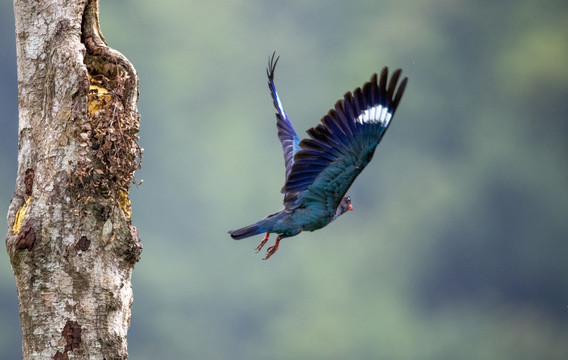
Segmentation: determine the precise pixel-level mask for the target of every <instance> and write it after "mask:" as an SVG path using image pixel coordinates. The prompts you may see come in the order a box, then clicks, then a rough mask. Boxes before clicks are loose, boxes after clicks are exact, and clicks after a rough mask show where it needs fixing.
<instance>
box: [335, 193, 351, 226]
mask: <svg viewBox="0 0 568 360" xmlns="http://www.w3.org/2000/svg"><path fill="white" fill-rule="evenodd" d="M347 211H353V205H351V197H350V196H344V197H343V199H341V202H340V203H339V206H338V207H337V210H335V216H334V218H333V219H334V220H335V219H337V218H338V217H339V215H343V214H344V213H346V212H347Z"/></svg>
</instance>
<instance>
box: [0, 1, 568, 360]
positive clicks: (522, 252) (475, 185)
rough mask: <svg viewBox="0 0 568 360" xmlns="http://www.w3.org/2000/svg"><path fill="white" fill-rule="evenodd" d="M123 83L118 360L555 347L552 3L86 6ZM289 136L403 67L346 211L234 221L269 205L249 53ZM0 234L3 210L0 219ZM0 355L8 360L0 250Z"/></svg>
mask: <svg viewBox="0 0 568 360" xmlns="http://www.w3.org/2000/svg"><path fill="white" fill-rule="evenodd" d="M101 6H102V9H101V11H102V13H101V21H102V30H103V33H104V34H105V36H106V38H107V41H108V42H109V45H111V46H112V47H114V48H117V49H119V50H120V51H121V52H123V53H124V54H125V55H126V56H127V57H128V58H129V59H130V60H131V61H132V62H133V64H134V65H135V67H136V69H137V70H138V72H139V75H140V78H141V91H140V102H139V108H140V111H141V114H142V130H141V138H142V140H141V144H142V146H143V147H144V148H145V150H146V151H145V156H144V163H143V168H142V170H141V171H139V172H137V176H136V177H137V178H138V179H144V185H143V186H141V187H140V189H137V188H134V189H132V191H131V194H132V200H133V221H134V224H135V225H136V226H138V227H139V229H140V234H141V237H142V241H143V243H144V252H143V254H142V260H141V262H140V263H139V264H138V265H137V267H136V270H135V272H134V276H133V281H134V293H135V302H134V307H133V319H132V327H131V330H130V333H129V350H130V354H131V358H132V359H156V358H165V359H185V358H197V359H227V358H231V359H290V358H296V359H346V358H349V359H377V358H384V359H436V360H439V359H456V358H459V359H466V360H467V359H499V360H503V359H517V360H518V359H537V358H538V359H566V358H568V343H567V342H566V339H567V338H568V262H567V261H566V256H567V255H568V252H567V250H568V247H567V241H568V164H567V160H566V159H567V157H566V156H567V154H568V101H566V99H567V98H568V67H567V66H566V64H568V35H567V34H568V6H567V5H566V3H565V1H560V0H543V1H541V2H534V1H530V0H520V1H517V2H510V1H505V0H497V1H491V2H490V1H481V0H478V1H464V0H431V1H426V2H419V1H416V0H414V1H411V0H401V1H393V0H391V1H371V0H368V1H363V0H353V1H349V2H345V1H327V2H323V1H315V0H308V1H305V0H304V1H285V2H277V1H249V2H242V1H236V0H228V1H223V2H220V1H215V0H214V1H208V2H202V3H197V2H185V1H169V2H168V3H167V4H164V3H163V2H152V1H134V0H124V1H115V2H106V1H102V4H101ZM0 18H1V20H2V21H0V24H1V25H0V26H1V30H2V31H0V41H1V45H2V49H3V51H2V52H0V61H1V65H2V69H4V71H3V72H2V73H1V74H0V77H1V78H0V79H1V80H2V81H1V82H0V95H1V96H0V102H1V104H2V108H3V112H4V115H3V116H2V118H1V119H0V122H1V125H2V129H3V131H2V132H1V133H0V137H1V141H0V150H1V151H2V153H1V156H0V168H1V174H2V176H1V177H0V185H2V186H1V187H0V188H1V189H2V190H1V192H0V198H1V199H2V203H3V204H5V209H7V204H8V202H9V200H10V198H11V196H12V191H13V186H14V179H15V171H16V159H17V140H16V138H17V98H16V96H17V91H16V86H17V83H16V77H15V70H16V69H15V57H16V55H15V50H14V49H15V47H14V31H13V15H12V10H11V4H8V3H7V2H4V3H1V4H0ZM273 50H276V51H277V52H278V54H280V55H281V59H280V62H279V66H278V69H277V71H276V85H277V87H278V90H279V93H280V96H281V98H282V101H283V103H284V106H285V107H286V110H287V112H288V115H289V116H290V118H291V119H292V121H293V123H294V125H295V127H296V129H297V131H298V132H302V133H303V131H304V130H305V129H307V128H309V127H311V126H314V125H316V124H317V121H318V120H319V119H320V118H321V116H322V115H324V114H325V113H326V112H327V110H328V109H329V108H330V107H331V106H332V105H333V104H334V103H335V101H336V100H337V99H339V98H340V97H341V96H342V94H343V93H344V92H346V91H348V90H352V89H354V88H355V87H356V86H360V85H361V84H363V82H364V81H366V80H367V79H368V78H369V77H370V75H371V74H372V73H373V72H375V71H378V70H379V69H380V68H381V67H382V66H383V65H389V66H391V67H393V68H394V67H401V68H403V69H404V74H405V75H407V76H408V77H409V79H410V82H409V86H408V88H407V92H406V94H405V96H404V97H403V100H402V103H401V106H400V108H399V111H398V112H397V115H396V118H395V121H394V123H393V126H392V127H391V129H390V131H389V133H388V135H387V136H386V137H385V138H384V140H383V142H382V144H381V146H380V147H379V149H378V151H377V153H376V155H375V157H374V161H373V163H372V164H371V165H370V166H369V167H368V168H367V170H365V172H364V173H363V174H362V175H361V176H360V177H359V179H358V180H357V181H356V182H355V184H354V186H353V187H352V189H351V191H350V194H351V196H352V199H353V203H354V207H355V211H354V212H353V213H350V214H349V216H345V217H342V218H341V219H340V220H338V221H337V222H335V223H333V224H331V225H330V226H329V227H327V228H325V229H322V230H320V231H318V232H314V233H303V234H301V235H299V236H297V237H296V238H292V239H289V240H286V241H285V242H284V243H282V246H281V249H280V251H279V252H278V254H277V255H276V256H274V257H273V258H271V259H270V260H269V261H267V262H264V261H261V254H255V253H254V252H253V251H252V250H253V249H254V247H255V246H256V245H257V241H260V237H259V238H257V239H249V240H243V241H239V242H236V241H232V240H230V238H229V236H228V235H227V234H226V231H227V230H229V229H231V228H236V227H239V226H244V225H248V224H249V223H252V222H253V221H256V220H258V219H260V218H262V217H264V216H265V215H267V214H269V213H272V212H274V211H276V210H278V209H279V206H280V205H279V204H280V203H281V201H282V197H281V194H280V193H279V189H280V187H281V186H282V184H283V173H284V167H283V160H282V154H281V149H280V144H279V143H278V140H277V137H276V129H275V126H274V125H275V120H274V115H273V114H274V109H273V108H272V102H271V100H270V96H269V93H268V89H267V87H266V79H265V71H264V70H265V66H266V62H267V58H268V55H269V54H270V53H272V51H273ZM2 231H3V232H4V233H5V232H6V231H7V225H6V224H2V223H0V232H2ZM0 291H1V292H0V305H2V306H0V358H3V359H15V358H18V357H19V356H20V355H19V354H20V350H19V348H20V346H19V341H20V338H19V336H20V335H19V331H18V330H17V329H18V328H19V320H18V315H17V311H18V310H17V297H16V291H15V285H14V280H13V277H12V274H11V271H10V266H9V262H8V259H7V256H6V254H5V253H4V252H0Z"/></svg>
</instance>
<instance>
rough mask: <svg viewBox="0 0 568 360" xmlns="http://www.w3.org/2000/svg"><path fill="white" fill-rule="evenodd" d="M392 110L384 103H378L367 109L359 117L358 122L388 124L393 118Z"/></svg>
mask: <svg viewBox="0 0 568 360" xmlns="http://www.w3.org/2000/svg"><path fill="white" fill-rule="evenodd" d="M391 117H392V112H390V111H389V109H388V108H387V107H384V106H382V105H376V106H373V107H371V108H368V109H366V110H365V111H363V112H362V113H361V115H359V116H358V117H357V122H359V123H361V124H365V123H371V124H376V123H379V124H381V125H382V126H385V127H386V126H387V125H388V124H389V122H390V120H391Z"/></svg>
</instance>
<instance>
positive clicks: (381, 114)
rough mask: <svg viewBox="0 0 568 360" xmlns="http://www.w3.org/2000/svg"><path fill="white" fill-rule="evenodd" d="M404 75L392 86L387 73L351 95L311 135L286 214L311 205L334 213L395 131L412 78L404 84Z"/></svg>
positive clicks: (297, 164)
mask: <svg viewBox="0 0 568 360" xmlns="http://www.w3.org/2000/svg"><path fill="white" fill-rule="evenodd" d="M400 74H401V70H400V69H399V70H396V71H395V72H394V73H393V74H392V76H391V77H390V80H389V78H388V68H386V67H385V68H383V70H382V71H381V74H380V78H379V79H378V81H377V74H374V75H373V76H372V77H371V80H370V81H369V82H367V83H365V85H363V88H357V89H356V90H355V91H353V93H351V92H348V93H346V94H345V96H344V99H343V100H339V101H338V102H337V103H336V104H335V108H334V109H331V110H330V111H329V112H328V114H327V115H326V116H324V117H323V118H322V119H321V124H319V125H318V126H316V127H314V128H311V129H309V130H308V135H309V138H307V139H304V140H302V141H301V142H300V144H299V146H300V148H301V149H300V150H299V151H298V152H297V153H296V155H295V156H294V162H293V165H292V169H291V171H290V174H289V176H288V177H287V180H286V184H285V185H284V188H283V189H282V192H283V193H285V199H284V204H285V206H286V208H287V209H294V208H297V207H299V206H308V205H311V206H322V207H323V208H322V209H321V210H322V211H326V212H334V211H335V209H336V208H337V206H338V205H339V203H340V201H341V199H342V198H343V196H344V195H345V193H346V192H347V190H348V189H349V187H350V186H351V184H352V183H353V181H354V180H355V178H356V177H357V175H359V174H360V173H361V171H362V170H363V169H364V168H365V166H367V164H368V163H369V161H371V158H372V157H373V154H374V152H375V148H376V147H377V145H378V144H379V142H380V141H381V138H382V136H383V135H384V134H385V131H386V130H387V128H388V127H389V125H390V122H391V119H392V116H393V115H394V113H395V111H396V108H397V106H398V104H399V102H400V99H401V97H402V94H403V92H404V89H405V87H406V83H407V78H404V79H403V80H402V81H401V82H400V83H399V81H398V80H399V78H400ZM387 82H388V84H387Z"/></svg>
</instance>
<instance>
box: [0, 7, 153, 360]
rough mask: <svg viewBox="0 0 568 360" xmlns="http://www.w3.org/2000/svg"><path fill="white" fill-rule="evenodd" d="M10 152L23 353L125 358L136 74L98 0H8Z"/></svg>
mask: <svg viewBox="0 0 568 360" xmlns="http://www.w3.org/2000/svg"><path fill="white" fill-rule="evenodd" d="M14 13H15V19H16V37H17V38H16V43H17V56H18V60H17V63H18V99H19V129H18V132H19V152H18V174H17V180H16V187H15V191H14V197H13V199H12V201H11V203H10V208H9V210H8V224H9V230H8V234H7V236H6V250H7V252H8V254H9V257H10V261H11V264H12V269H13V271H14V275H15V278H16V285H17V290H18V298H19V306H20V319H21V324H22V338H23V341H22V350H23V358H24V359H127V358H128V353H127V347H126V334H127V331H128V327H129V325H130V317H131V312H130V308H131V306H132V286H131V281H130V279H131V274H132V270H133V268H134V265H135V263H136V262H137V261H138V260H139V259H140V253H141V251H142V245H141V243H140V238H139V237H138V231H137V230H136V228H135V227H134V226H132V224H131V209H130V201H129V200H128V190H129V187H130V184H131V183H132V182H133V181H134V171H135V170H136V169H138V168H139V166H140V159H141V154H142V149H141V148H140V147H139V146H138V144H137V140H138V136H137V133H138V129H139V115H138V111H137V107H136V103H137V101H138V77H137V75H136V71H135V70H134V68H133V67H132V65H131V64H130V62H128V60H127V59H126V58H125V57H124V56H123V55H122V54H120V53H119V52H118V51H116V50H113V49H111V48H109V47H108V46H107V45H106V43H105V40H104V38H103V36H102V34H101V31H100V28H99V21H98V0H46V1H41V2H39V1H23V0H14Z"/></svg>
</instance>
